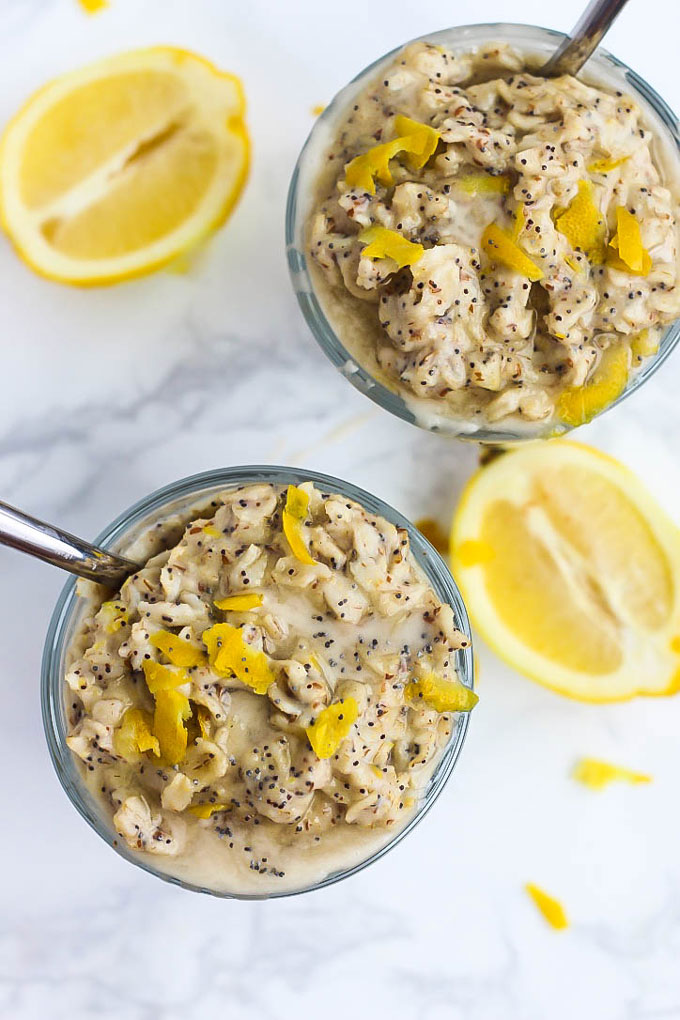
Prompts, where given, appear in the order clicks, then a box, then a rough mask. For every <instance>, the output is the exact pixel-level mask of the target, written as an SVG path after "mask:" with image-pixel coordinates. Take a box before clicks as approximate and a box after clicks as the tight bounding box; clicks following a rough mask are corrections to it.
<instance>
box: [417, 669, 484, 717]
mask: <svg viewBox="0 0 680 1020" xmlns="http://www.w3.org/2000/svg"><path fill="white" fill-rule="evenodd" d="M404 693H405V694H406V697H407V698H410V700H411V701H416V700H421V701H424V702H425V704H426V705H427V706H428V707H429V708H433V709H434V710H435V712H471V711H472V709H473V708H474V707H475V705H476V704H477V702H478V701H479V698H478V696H477V695H476V694H475V692H474V691H473V690H471V689H470V688H469V687H466V686H465V684H463V683H461V682H460V680H444V679H443V678H442V677H439V676H437V675H436V673H423V674H422V676H420V677H419V678H418V679H417V680H411V681H410V682H409V683H407V684H406V689H405V691H404Z"/></svg>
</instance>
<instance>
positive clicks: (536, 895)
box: [524, 882, 569, 930]
mask: <svg viewBox="0 0 680 1020" xmlns="http://www.w3.org/2000/svg"><path fill="white" fill-rule="evenodd" d="M524 888H525V889H526V891H527V892H528V893H529V895H530V896H531V898H532V900H533V901H534V903H535V904H536V906H537V907H538V909H539V910H540V912H541V913H542V914H543V917H544V918H545V919H546V921H547V922H548V924H549V925H550V927H551V928H556V929H558V930H559V929H561V928H568V927H569V921H568V920H567V915H566V914H565V912H564V907H563V906H562V904H561V903H560V902H559V901H558V900H556V899H554V898H553V897H552V896H549V895H548V894H547V892H544V891H543V890H542V889H539V887H538V886H537V885H534V884H533V882H527V884H526V885H525V887H524Z"/></svg>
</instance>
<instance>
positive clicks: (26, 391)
mask: <svg viewBox="0 0 680 1020" xmlns="http://www.w3.org/2000/svg"><path fill="white" fill-rule="evenodd" d="M578 6H579V5H578V4H577V3H575V2H572V3H564V2H559V0H523V2H521V3H516V4H511V3H509V2H506V0H486V2H484V3H480V4H477V6H476V7H474V8H471V7H470V6H469V5H466V4H463V3H462V2H460V0H458V2H456V0H430V2H429V3H428V4H416V3H413V2H411V0H391V2H390V3H389V4H387V3H367V2H366V0H343V3H342V4H340V5H330V4H328V3H320V2H319V0H305V2H301V0H287V2H281V0H268V2H267V0H249V2H248V3H247V4H240V3H238V4H237V3H236V2H234V0H231V2H229V0H194V2H193V3H189V2H188V0H112V3H111V7H110V9H109V10H108V11H105V12H104V13H102V14H100V15H98V16H96V17H93V18H87V17H86V16H85V15H84V14H83V13H82V12H81V11H80V10H79V8H78V7H77V6H76V3H75V2H74V0H0V54H1V57H2V59H0V120H2V121H3V122H4V121H5V120H6V118H7V117H8V116H9V115H10V114H11V113H12V112H13V111H14V109H15V107H16V106H17V105H18V104H19V103H20V102H21V100H22V99H23V98H24V97H25V96H26V95H27V93H29V92H30V91H31V90H32V89H33V88H34V87H36V86H38V85H39V84H40V83H42V82H43V81H44V80H45V79H46V78H47V77H49V76H51V75H53V74H55V73H58V72H60V71H62V70H65V69H67V68H71V67H73V66H76V65H78V64H80V63H83V62H85V61H87V60H88V59H91V58H93V57H95V56H97V55H99V54H105V53H108V52H111V51H114V50H117V49H122V48H129V47H133V46H138V45H142V44H148V43H156V42H172V43H176V44H179V45H182V46H186V47H189V48H194V49H197V50H199V51H202V52H204V53H205V54H206V55H207V56H209V57H211V58H213V59H214V60H215V61H217V62H218V63H219V64H221V65H223V66H225V67H227V68H231V69H233V70H235V71H237V72H238V73H239V74H240V75H241V76H242V77H243V79H244V81H245V86H246V89H247V93H248V98H249V104H250V112H249V121H250V127H251V130H252V135H253V140H254V164H253V170H252V175H251V179H250V183H249V185H248V190H247V192H246V195H245V198H244V200H243V201H242V203H241V205H240V206H239V208H238V210H237V212H236V214H235V215H234V217H233V219H232V220H231V222H230V223H229V225H228V227H227V228H226V229H225V230H224V231H223V232H222V233H221V234H219V236H218V237H216V238H215V240H214V241H213V243H212V244H211V245H210V246H209V247H208V248H207V249H206V250H205V251H204V252H203V253H202V254H201V255H200V257H199V258H198V259H197V261H196V262H195V264H194V265H193V267H192V269H191V271H190V272H189V274H188V275H177V274H173V273H170V272H161V273H159V274H157V275H155V276H153V277H150V278H148V279H146V280H142V281H139V282H136V283H132V284H127V285H124V286H121V287H117V288H114V289H110V290H94V291H82V292H80V291H75V290H69V289H67V288H63V287H60V286H56V285H52V284H50V283H47V282H45V281H43V280H41V279H39V278H37V277H35V276H33V275H32V274H31V273H30V272H29V271H28V270H27V269H26V268H25V267H24V266H23V265H22V263H21V262H20V261H19V260H18V259H17V258H16V257H15V256H14V255H13V254H12V252H11V250H10V248H9V246H8V244H7V243H6V242H5V241H4V240H2V241H0V307H2V310H3V316H2V322H3V329H2V334H3V340H2V349H3V355H2V357H3V374H2V379H3V387H2V400H1V401H0V494H1V495H2V498H3V499H6V500H8V501H10V502H13V503H16V504H18V505H21V506H23V507H25V508H26V509H29V510H31V511H33V512H34V513H36V514H38V515H41V516H44V517H46V518H48V519H53V520H55V521H58V522H60V523H61V524H62V525H64V526H66V527H68V528H70V529H71V530H74V531H76V532H79V533H82V534H84V535H86V536H91V535H94V534H96V533H97V532H98V531H99V530H100V528H101V527H102V526H103V525H104V524H105V523H107V522H108V521H109V520H110V519H111V518H112V517H113V516H115V515H116V514H117V513H118V512H119V511H120V510H121V509H122V508H124V507H125V506H126V505H128V504H130V503H131V502H132V501H133V500H136V499H137V498H138V497H139V496H141V495H143V494H144V493H146V492H148V491H149V490H151V489H153V488H156V487H157V486H159V485H162V484H164V483H166V482H168V481H170V480H172V479H174V478H176V477H178V476H181V475H184V474H189V473H192V472H194V471H199V470H202V469H206V468H211V467H216V466H218V465H227V464H237V463H239V462H253V461H264V462H273V463H276V462H279V463H294V464H300V465H306V466H309V467H313V468H320V469H323V470H326V471H329V472H331V473H335V474H339V475H341V476H345V477H346V478H349V479H352V480H353V481H355V482H357V483H359V484H361V485H364V486H366V487H367V488H370V489H372V490H374V491H375V492H376V493H378V494H379V495H381V496H382V497H384V498H386V499H387V500H388V501H390V502H392V503H393V504H395V505H396V506H398V507H399V508H400V509H402V510H403V511H404V512H405V513H406V514H408V515H409V516H411V517H418V516H422V515H425V514H427V515H437V516H440V517H441V519H442V521H443V522H444V521H446V520H447V518H448V517H449V515H450V512H451V509H452V507H453V505H454V503H455V500H456V496H457V493H458V492H459V490H460V486H461V484H462V483H463V481H464V480H465V478H466V476H467V475H468V474H469V472H470V470H471V469H472V467H473V465H474V462H475V451H474V449H473V448H472V447H469V446H468V447H466V446H463V445H458V444H455V443H448V442H446V441H445V440H442V439H439V438H437V437H433V436H430V435H426V434H424V433H421V432H419V431H418V430H416V429H415V428H412V427H410V426H407V425H405V424H403V423H401V422H399V421H396V420H392V419H391V418H390V417H389V416H388V415H387V414H386V413H384V412H382V411H380V410H378V409H377V408H375V407H374V406H373V405H372V404H371V403H369V402H368V401H367V400H366V399H365V398H364V397H363V396H360V395H359V394H358V393H356V392H355V391H354V390H353V389H352V388H351V387H350V386H349V384H348V383H347V382H346V381H345V380H344V379H342V378H341V377H340V376H339V375H338V374H336V373H335V371H334V370H333V369H332V368H331V367H330V365H329V364H328V363H327V362H326V361H325V359H324V357H323V355H322V354H321V353H320V351H319V350H318V349H317V347H316V346H315V344H314V343H313V341H312V339H311V337H310V335H309V334H308V332H307V330H306V328H305V326H304V324H303V322H302V320H301V317H300V315H299V313H298V310H297V307H296V304H295V301H294V299H293V296H292V292H291V288H290V286H289V282H288V277H287V271H286V266H285V261H284V252H283V208H284V198H285V192H286V187H287V182H288V178H289V175H290V172H291V170H292V167H293V164H294V161H295V157H296V154H297V151H298V149H299V147H300V145H301V144H302V141H303V140H304V137H305V135H306V133H307V131H308V130H309V128H310V126H311V123H312V117H311V113H310V108H311V107H312V106H314V105H316V104H318V103H324V102H325V101H327V100H328V99H329V98H330V96H331V95H332V94H333V92H334V91H335V90H336V89H337V88H338V87H339V86H341V85H342V84H343V83H344V82H345V81H346V80H347V79H348V78H349V77H350V76H351V75H353V74H354V73H355V72H356V71H357V70H358V69H360V68H361V67H362V66H364V65H365V64H366V63H367V62H368V61H369V60H370V59H372V58H373V57H374V56H375V55H376V54H377V53H378V52H382V51H385V50H387V49H389V48H391V47H392V46H394V45H396V44H397V43H399V42H401V41H403V40H405V39H407V38H409V37H412V36H414V35H417V34H420V33H422V32H424V31H426V30H429V29H433V30H434V29H437V28H441V27H444V26H445V25H447V24H449V23H452V22H453V23H455V22H460V23H462V22H465V21H470V20H474V19H475V18H478V19H480V20H482V19H483V20H489V21H491V20H497V19H503V18H505V19H506V20H513V19H514V20H517V21H525V22H537V23H539V24H545V25H549V26H553V27H557V28H563V29H568V28H569V26H570V24H571V22H572V21H573V20H574V18H575V16H576V14H577V9H578ZM336 7H337V10H336ZM388 20H389V23H386V22H387V21H388ZM677 27H678V26H677V0H665V2H664V0H645V2H644V3H642V2H638V3H634V4H633V3H631V4H630V5H629V8H628V9H627V10H626V11H625V12H624V14H623V15H622V16H621V19H620V22H619V24H618V25H617V26H616V27H615V29H614V30H613V31H612V33H611V38H610V48H611V49H613V51H614V52H616V53H617V54H618V55H619V56H620V57H622V58H623V59H624V60H625V61H627V62H628V63H630V64H632V65H633V66H634V67H636V68H637V69H638V70H639V71H640V72H641V73H642V74H643V75H645V76H646V77H647V78H648V79H649V80H650V81H651V82H652V83H653V84H654V85H655V86H656V87H657V88H658V89H659V91H661V92H662V94H665V96H666V97H667V99H668V100H669V101H670V103H671V105H673V106H674V107H675V108H676V109H677V108H679V107H680V84H679V80H678V77H677ZM263 295H265V297H264V300H263ZM679 387H680V354H676V356H675V357H674V358H673V359H672V360H671V361H670V362H669V363H668V364H667V366H665V368H664V369H663V370H662V371H661V372H660V373H659V374H658V376H657V377H655V378H654V379H653V380H652V381H650V382H649V383H648V384H647V386H646V387H645V388H644V389H643V390H642V392H640V393H639V394H637V395H636V396H634V397H633V398H631V400H630V401H628V402H627V403H625V404H624V405H623V406H621V407H620V408H618V409H617V410H615V411H614V412H612V413H611V414H608V415H606V416H605V417H604V418H603V419H602V420H601V422H598V423H596V424H594V425H593V426H591V427H589V428H588V429H583V430H582V433H581V435H580V436H579V438H582V439H583V440H586V441H589V442H592V443H594V444H595V445H597V446H599V447H601V448H602V449H605V450H608V451H610V452H612V453H614V454H615V455H617V456H619V457H620V458H621V459H622V460H624V461H625V462H626V463H628V464H630V465H631V466H632V467H633V468H635V469H636V470H637V471H639V472H640V474H641V475H642V476H643V478H644V480H645V481H646V482H647V484H648V485H649V487H650V488H651V489H652V490H653V491H654V492H655V494H656V495H657V497H658V498H659V499H660V500H661V502H662V503H663V504H665V505H666V507H667V508H668V510H669V511H670V512H671V513H674V514H675V515H676V517H677V518H680V471H679V468H678V449H679V441H678V431H679V429H680V408H679V406H678V396H677V393H678V388H679ZM0 571H1V572H2V577H3V585H2V591H1V593H0V618H1V619H2V641H1V642H0V677H1V679H0V684H1V690H2V702H3V719H4V739H3V740H2V742H0V775H1V776H2V783H1V784H0V813H1V814H0V816H1V817H2V819H3V824H2V839H1V840H0V868H1V872H2V879H1V880H0V1016H2V1017H3V1018H5V1017H6V1018H10V1020H33V1018H38V1017H45V1018H48V1020H66V1018H69V1020H74V1018H75V1020H81V1018H83V1020H89V1018H90V1017H95V1016H96V1017H115V1018H116V1020H150V1018H151V1017H154V1018H163V1020H180V1018H182V1020H184V1018H186V1017H198V1016H205V1017H210V1016H216V1015H224V1016H228V1017H230V1018H231V1020H269V1018H273V1017H276V1018H277V1020H285V1018H287V1017H293V1016H298V1015H299V1016H312V1015H319V1016H322V1017H324V1018H325V1020H335V1018H336V1017H337V1018H341V1017H342V1018H345V1017H350V1016H352V1017H359V1018H361V1020H363V1018H365V1017H369V1016H372V1017H378V1018H381V1017H387V1016H392V1015H394V1016H407V1017H409V1018H413V1020H506V1018H507V1020H515V1018H522V1020H524V1018H527V1020H544V1018H548V1017H549V1018H551V1020H572V1018H576V1017H578V1018H581V1020H623V1018H626V1020H633V1018H635V1020H643V1018H645V1020H652V1018H662V1017H663V1018H671V1017H680V962H679V960H680V853H679V851H680V817H679V815H678V792H677V790H678V775H679V773H680V746H679V742H678V732H679V731H680V699H679V698H675V699H659V700H649V701H644V700H638V701H635V702H633V703H631V704H624V705H620V706H615V707H604V708H600V707H592V706H587V705H580V704H576V703H571V702H568V701H564V700H561V699H560V698H558V697H556V696H554V695H552V694H550V693H549V692H547V691H544V690H542V689H540V688H538V687H536V686H534V685H532V684H531V683H530V682H529V681H527V680H524V679H522V678H520V677H519V676H517V675H516V674H514V673H512V672H511V671H510V670H508V669H506V668H505V667H503V666H502V665H500V664H499V662H498V661H497V660H496V659H495V658H494V657H493V655H492V654H491V653H490V652H489V651H488V650H487V649H486V648H484V647H483V645H481V643H480V644H479V645H478V654H479V661H480V666H481V679H480V683H479V692H480V696H481V699H482V700H481V703H480V706H479V708H478V710H477V711H476V712H475V715H474V717H473V720H472V724H471V727H470V732H469V736H468V742H467V746H466V747H465V749H464V752H463V755H462V758H461V760H460V763H459V765H458V767H457V770H456V772H455V774H454V777H453V779H452V781H451V782H450V784H449V786H448V788H447V789H446V790H445V792H444V793H443V795H442V796H441V799H440V800H439V802H438V803H437V805H436V807H435V808H434V809H433V811H432V813H431V814H430V815H429V817H428V818H427V820H426V821H425V822H424V823H423V825H422V826H421V827H419V828H418V829H417V830H416V831H415V832H414V833H413V834H412V835H411V836H410V837H409V838H408V839H407V840H406V841H405V842H404V843H403V844H402V845H401V846H400V847H398V848H397V849H396V850H395V851H394V852H393V853H392V854H390V855H388V857H387V858H386V859H385V860H384V861H382V862H381V863H379V864H377V865H376V866H374V867H372V868H370V869H369V870H367V871H365V872H363V873H362V874H361V875H359V876H357V877H355V878H353V879H351V880H350V881H349V882H346V883H341V884H339V885H337V886H335V887H333V888H330V889H328V890H326V891H324V892H320V893H316V894H313V895H307V896H303V897H299V898H294V899H290V900H284V901H278V902H271V903H235V902H234V903H232V902H223V901H219V900H212V899H209V898H208V897H204V896H198V895H194V894H190V893H184V892H182V891H181V890H178V889H174V888H171V887H167V886H165V885H163V884H161V883H160V882H158V881H156V880H154V879H152V878H150V877H148V876H146V875H145V874H143V873H142V872H140V871H137V870H136V869H134V868H132V867H131V866H130V865H128V864H126V863H125V862H124V861H122V860H120V859H119V858H117V857H116V855H115V854H113V853H112V852H111V850H110V849H109V848H108V847H107V846H105V845H104V843H103V842H101V841H100V840H99V839H98V838H97V837H96V836H95V835H94V834H93V833H92V832H91V831H90V830H89V828H88V827H87V826H86V825H85V823H84V822H83V821H82V820H81V819H80V818H79V817H78V816H77V815H76V813H75V811H74V810H73V809H72V808H71V806H70V804H69V802H68V800H67V799H66V796H65V795H64V794H63V792H62V790H61V788H60V786H59V784H58V782H57V780H56V777H55V775H54V774H53V772H52V767H51V764H50V761H49V758H48V754H47V750H46V746H45V742H44V739H43V734H42V726H41V720H40V713H39V697H38V676H39V663H40V654H41V645H42V640H43V635H44V633H45V629H46V627H47V623H48V619H49V616H50V612H51V609H52V605H53V603H54V600H55V598H56V595H57V592H58V591H59V589H60V587H61V584H62V577H61V576H60V575H59V574H58V573H57V572H56V571H55V570H52V569H51V568H49V567H44V566H42V565H41V564H38V563H34V562H30V561H28V560H22V559H21V558H20V557H19V555H18V554H16V553H13V552H11V551H8V550H0ZM582 754H588V755H599V756H602V757H605V758H607V759H610V760H614V761H620V762H622V763H624V764H627V765H629V766H631V767H636V768H640V769H642V770H645V771H649V772H651V773H652V774H653V776H654V782H653V784H651V785H650V786H647V787H637V788H633V787H627V786H626V787H620V788H611V789H610V790H608V791H606V792H605V793H602V794H593V793H589V792H588V791H587V790H585V789H583V788H581V787H578V786H576V785H575V784H574V783H573V782H572V781H570V780H569V778H568V772H569V769H570V767H571V765H572V763H573V760H574V759H575V758H576V757H577V756H579V755H582ZM527 880H532V881H535V882H538V883H539V884H543V885H544V886H545V887H546V888H547V889H549V890H550V891H552V892H553V893H554V894H556V895H558V896H559V897H561V898H562V900H563V902H564V903H565V905H566V907H567V909H568V912H569V914H570V916H571V919H572V922H573V923H572V927H571V928H570V929H569V930H568V931H566V932H562V933H557V932H553V931H552V930H550V929H549V928H548V927H547V926H546V925H545V924H544V922H543V921H542V920H541V918H540V917H539V915H538V914H537V913H536V911H535V909H534V908H533V906H532V905H531V904H530V903H529V901H528V899H527V897H526V895H525V893H524V892H523V889H522V886H523V883H524V882H525V881H527Z"/></svg>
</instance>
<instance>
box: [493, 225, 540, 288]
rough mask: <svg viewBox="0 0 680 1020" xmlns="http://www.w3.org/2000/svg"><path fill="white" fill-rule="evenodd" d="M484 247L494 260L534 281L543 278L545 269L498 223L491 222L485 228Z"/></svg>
mask: <svg viewBox="0 0 680 1020" xmlns="http://www.w3.org/2000/svg"><path fill="white" fill-rule="evenodd" d="M482 248H483V249H484V251H485V252H486V253H487V255H488V256H489V258H490V259H491V261H492V262H500V263H502V264H503V265H504V266H507V267H508V268H509V269H514V270H515V272H517V273H520V274H521V275H522V276H526V278H527V279H528V280H531V281H533V282H535V281H536V280H541V279H543V270H542V269H540V268H539V267H538V266H537V265H536V263H535V262H532V260H531V259H530V258H529V256H528V255H525V254H524V252H523V251H522V249H521V248H520V247H519V246H518V245H516V244H515V242H514V241H513V239H512V238H511V237H510V235H509V234H506V233H505V231H504V230H501V228H500V227H499V226H498V224H496V223H490V224H489V226H488V227H487V228H486V229H485V231H484V233H483V234H482Z"/></svg>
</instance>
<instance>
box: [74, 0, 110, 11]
mask: <svg viewBox="0 0 680 1020" xmlns="http://www.w3.org/2000/svg"><path fill="white" fill-rule="evenodd" d="M78 3H79V4H80V6H81V7H82V9H83V10H84V11H85V13H86V14H97V12H98V11H103V10H104V9H105V8H106V7H108V6H109V0H78Z"/></svg>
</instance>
